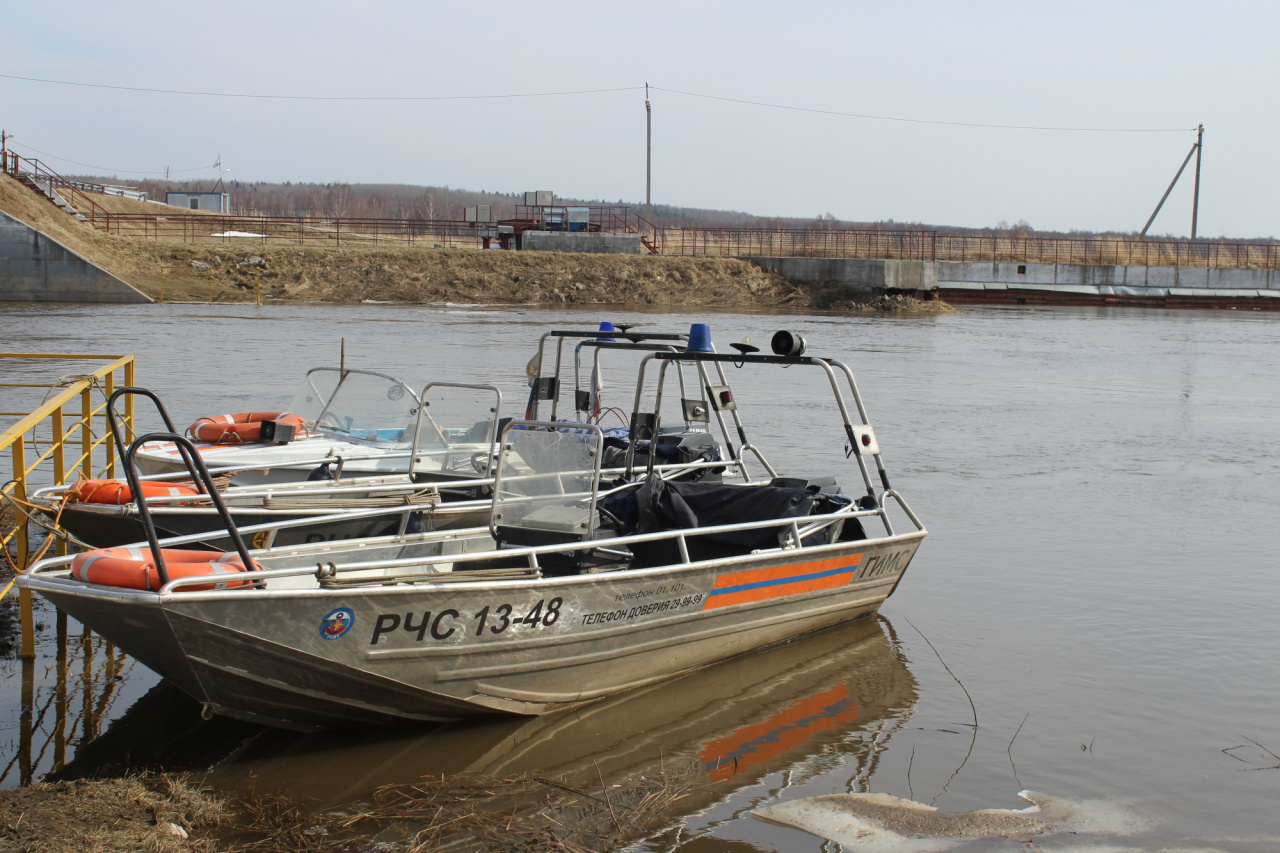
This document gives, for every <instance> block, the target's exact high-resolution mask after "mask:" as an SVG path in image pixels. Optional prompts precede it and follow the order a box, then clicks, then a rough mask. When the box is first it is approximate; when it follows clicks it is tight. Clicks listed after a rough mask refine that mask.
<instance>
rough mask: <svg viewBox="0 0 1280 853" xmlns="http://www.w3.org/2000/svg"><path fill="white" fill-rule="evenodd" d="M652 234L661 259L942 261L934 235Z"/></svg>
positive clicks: (729, 230)
mask: <svg viewBox="0 0 1280 853" xmlns="http://www.w3.org/2000/svg"><path fill="white" fill-rule="evenodd" d="M646 224H648V223H647V222H646ZM652 231H653V236H652V238H651V239H652V242H653V245H654V247H655V249H656V251H657V253H658V254H660V255H713V256H724V257H803V258H876V259H881V260H904V261H933V260H937V232H935V231H876V230H865V231H863V230H834V229H833V230H817V229H814V230H807V229H778V230H752V229H738V228H654V229H652ZM643 237H645V233H644V231H642V238H643Z"/></svg>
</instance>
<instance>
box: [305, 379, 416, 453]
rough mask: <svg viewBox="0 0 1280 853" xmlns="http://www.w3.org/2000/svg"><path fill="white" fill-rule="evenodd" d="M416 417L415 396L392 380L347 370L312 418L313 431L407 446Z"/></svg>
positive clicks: (410, 439)
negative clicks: (316, 416)
mask: <svg viewBox="0 0 1280 853" xmlns="http://www.w3.org/2000/svg"><path fill="white" fill-rule="evenodd" d="M417 416H418V395H417V394H415V393H414V392H413V390H412V389H410V388H409V387H408V386H407V385H405V384H404V383H403V382H401V381H400V380H399V379H396V378H395V377H393V376H387V375H385V374H382V373H376V372H374V371H372V370H348V371H347V372H346V375H344V376H343V377H342V382H341V383H340V384H339V385H338V388H337V390H336V391H334V392H333V395H332V396H331V397H330V398H329V403H328V405H326V406H325V407H324V411H323V412H322V413H321V414H320V416H319V417H318V418H316V429H318V430H320V431H321V432H326V433H334V434H336V435H337V436H340V437H341V438H344V439H347V440H355V441H371V442H372V441H377V442H391V443H395V444H402V445H404V446H406V447H407V446H409V445H410V443H411V442H412V440H413V436H412V428H413V424H414V422H415V420H416V419H417Z"/></svg>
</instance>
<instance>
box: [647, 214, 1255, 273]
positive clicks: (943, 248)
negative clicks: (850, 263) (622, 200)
mask: <svg viewBox="0 0 1280 853" xmlns="http://www.w3.org/2000/svg"><path fill="white" fill-rule="evenodd" d="M640 234H641V237H642V238H643V239H644V241H645V244H646V245H647V246H649V247H650V250H651V251H654V252H656V253H657V254H661V255H692V256H719V257H753V256H763V257H809V258H861V259H876V260H906V261H978V262H1001V261H1008V262H1019V263H1048V264H1059V263H1062V264H1115V265H1124V266H1182V267H1214V268H1241V269H1277V268H1280V244H1277V243H1275V242H1266V243H1241V242H1234V243H1232V242H1224V241H1215V242H1208V241H1198V242H1190V241H1185V240H1131V239H1123V238H1119V237H1081V238H1075V237H1064V238H1056V237H1022V236H1016V235H1010V234H991V235H986V234H965V235H940V234H938V232H936V231H878V230H830V231H828V230H816V229H815V230H751V229H728V228H662V227H656V226H654V225H653V224H652V223H650V222H648V221H646V220H643V219H642V220H641V230H640Z"/></svg>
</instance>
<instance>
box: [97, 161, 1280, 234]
mask: <svg viewBox="0 0 1280 853" xmlns="http://www.w3.org/2000/svg"><path fill="white" fill-rule="evenodd" d="M74 177H75V178H76V179H78V180H84V181H89V182H95V183H117V184H118V183H119V180H118V179H116V178H103V177H101V176H74ZM210 184H211V182H210V181H208V180H203V181H163V180H154V179H147V180H144V181H140V182H137V183H136V184H135V185H136V186H137V187H138V189H140V190H142V191H144V192H146V193H148V194H149V195H150V196H151V198H153V199H155V200H157V201H163V200H164V194H165V192H166V191H172V192H209V191H210V190H211V189H212V188H211V186H210ZM223 190H224V191H225V192H229V193H230V194H231V206H232V211H233V212H234V213H237V214H245V215H262V216H316V217H342V218H348V217H353V218H355V217H358V218H372V219H436V220H453V221H457V220H461V219H463V216H464V210H465V208H467V207H469V206H471V205H477V204H487V205H490V206H491V207H492V208H493V212H494V218H495V219H508V218H511V217H513V216H514V215H515V213H516V205H517V204H520V203H522V202H523V199H524V194H523V193H518V192H488V191H486V190H479V191H476V190H462V189H453V188H451V187H425V186H415V185H411V184H342V183H338V184H316V183H293V182H290V181H285V182H284V183H270V182H266V181H251V182H250V181H228V182H226V184H225V186H224V187H223ZM556 203H557V204H565V205H608V206H615V207H628V208H630V210H631V212H632V213H633V214H637V213H638V214H642V215H643V213H644V204H643V203H636V202H626V201H623V200H621V199H619V200H618V201H616V202H613V201H604V200H601V199H571V198H557V199H556ZM647 218H648V219H649V220H650V221H651V222H653V224H654V225H657V226H659V227H667V228H732V229H750V230H769V231H776V230H824V231H827V230H829V231H838V230H868V231H936V232H937V233H938V234H939V235H942V236H961V235H970V236H972V235H988V236H1000V237H1027V238H1036V237H1039V238H1045V239H1054V238H1073V239H1084V238H1094V237H1098V238H1111V239H1132V238H1134V237H1136V236H1137V232H1136V231H1127V232H1122V231H1108V232H1094V231H1079V230H1075V231H1041V230H1037V229H1035V228H1033V227H1032V226H1031V225H1030V223H1028V222H1027V221H1026V220H1019V221H1017V222H1015V223H1013V224H1009V223H1007V222H999V223H997V224H996V225H994V226H992V227H989V228H964V227H959V226H953V225H929V224H926V223H922V222H898V221H894V220H892V219H888V220H882V221H878V222H853V221H848V220H842V219H837V218H836V217H835V216H834V215H833V214H831V213H822V214H819V215H818V216H815V217H812V218H808V217H781V216H756V215H754V214H750V213H743V212H741V211H735V210H712V209H709V208H696V207H676V206H674V205H665V204H655V205H654V206H653V213H652V215H651V216H649V217H647ZM1151 238H1152V239H1162V240H1170V239H1175V240H1181V239H1184V238H1180V237H1170V236H1165V237H1157V236H1156V235H1151ZM1221 239H1222V240H1224V241H1225V240H1227V238H1221ZM1201 241H1202V242H1203V241H1205V238H1201ZM1230 242H1249V243H1262V244H1265V243H1274V242H1276V241H1275V239H1274V238H1255V239H1248V240H1242V239H1240V238H1231V239H1230Z"/></svg>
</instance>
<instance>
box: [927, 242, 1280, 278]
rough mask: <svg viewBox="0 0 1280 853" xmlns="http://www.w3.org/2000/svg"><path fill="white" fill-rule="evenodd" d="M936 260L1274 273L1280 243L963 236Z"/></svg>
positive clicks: (941, 247)
mask: <svg viewBox="0 0 1280 853" xmlns="http://www.w3.org/2000/svg"><path fill="white" fill-rule="evenodd" d="M938 260H945V261H981V262H986V261H990V262H1001V261H1008V262H1013V261H1016V262H1022V263H1049V264H1104V265H1110V264H1114V265H1116V266H1149V267H1210V268H1218V269H1223V268H1234V269H1277V268H1280V245H1278V244H1276V243H1274V242H1268V243H1243V242H1225V241H1214V242H1209V241H1196V242H1191V241H1187V240H1136V239H1124V238H1120V237H1080V238H1074V237H1066V238H1061V237H1020V236H1014V235H1007V234H1005V235H1001V234H992V235H977V234H972V235H970V234H966V235H956V236H950V235H944V236H939V237H938Z"/></svg>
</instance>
